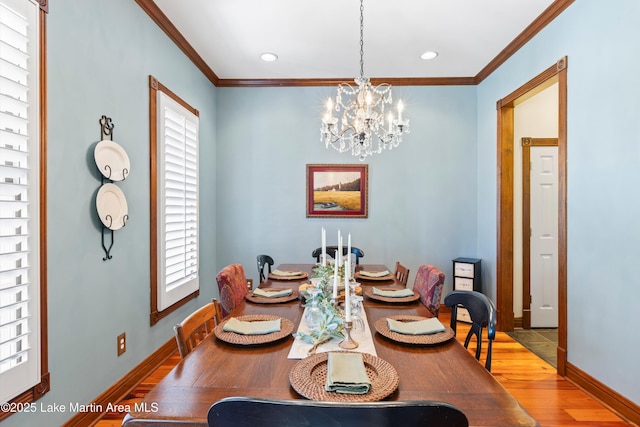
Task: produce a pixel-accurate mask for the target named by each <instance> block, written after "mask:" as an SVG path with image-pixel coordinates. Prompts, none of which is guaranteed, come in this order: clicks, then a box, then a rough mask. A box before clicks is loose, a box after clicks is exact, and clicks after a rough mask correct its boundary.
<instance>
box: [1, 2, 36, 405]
mask: <svg viewBox="0 0 640 427" xmlns="http://www.w3.org/2000/svg"><path fill="white" fill-rule="evenodd" d="M38 14H39V6H38V5H37V4H36V3H34V2H31V1H27V0H0V383H2V387H0V402H5V401H7V400H9V399H11V398H13V397H15V396H17V395H18V394H20V393H22V392H24V391H25V390H27V389H29V388H31V387H33V386H34V385H36V384H38V383H39V382H40V295H39V290H40V288H39V283H40V272H39V268H40V259H39V242H40V229H39V222H40V219H39V218H40V203H39V200H40V192H39V181H40V173H39V165H40V154H39V135H38V132H39V123H38V119H39V116H38V115H39V100H38V97H39V75H38V73H39V64H38V58H39V52H38Z"/></svg>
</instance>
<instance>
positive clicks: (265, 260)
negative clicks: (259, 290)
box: [258, 255, 273, 283]
mask: <svg viewBox="0 0 640 427" xmlns="http://www.w3.org/2000/svg"><path fill="white" fill-rule="evenodd" d="M272 265H273V258H271V257H270V256H269V255H258V274H259V276H260V283H262V282H264V281H266V280H267V277H268V275H269V273H271V266H272ZM265 267H266V268H267V274H265V273H264V269H265Z"/></svg>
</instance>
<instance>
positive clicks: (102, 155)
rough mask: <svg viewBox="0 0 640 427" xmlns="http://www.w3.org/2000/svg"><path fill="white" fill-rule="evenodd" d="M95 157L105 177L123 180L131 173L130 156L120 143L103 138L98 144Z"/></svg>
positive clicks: (94, 153)
mask: <svg viewBox="0 0 640 427" xmlns="http://www.w3.org/2000/svg"><path fill="white" fill-rule="evenodd" d="M93 157H94V159H95V161H96V165H97V166H98V169H99V170H100V173H101V174H102V175H104V177H105V178H107V179H110V180H112V181H122V180H124V179H125V178H126V177H127V175H129V170H130V167H131V164H130V162H129V156H127V152H126V151H124V149H123V148H122V147H121V146H120V145H119V144H117V143H115V142H113V141H110V140H108V139H103V140H102V141H100V142H99V143H98V144H97V145H96V148H95V150H94V151H93Z"/></svg>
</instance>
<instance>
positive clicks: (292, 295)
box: [244, 288, 299, 304]
mask: <svg viewBox="0 0 640 427" xmlns="http://www.w3.org/2000/svg"><path fill="white" fill-rule="evenodd" d="M285 289H288V288H265V289H264V290H265V291H284V290H285ZM298 296H299V295H298V291H297V290H295V289H293V290H292V291H291V293H290V294H289V295H285V296H283V297H276V298H268V297H261V296H258V295H253V294H252V293H251V292H249V293H247V295H245V297H244V298H245V299H246V300H247V301H251V302H253V303H256V304H278V303H281V302H289V301H293V300H294V299H298Z"/></svg>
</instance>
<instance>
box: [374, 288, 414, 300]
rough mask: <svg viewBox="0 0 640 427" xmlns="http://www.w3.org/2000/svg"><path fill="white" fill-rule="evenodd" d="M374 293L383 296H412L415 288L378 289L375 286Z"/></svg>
mask: <svg viewBox="0 0 640 427" xmlns="http://www.w3.org/2000/svg"><path fill="white" fill-rule="evenodd" d="M373 294H374V295H380V296H381V297H389V298H404V297H412V296H413V289H408V288H404V289H394V290H384V289H378V288H376V287H374V288H373Z"/></svg>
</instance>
